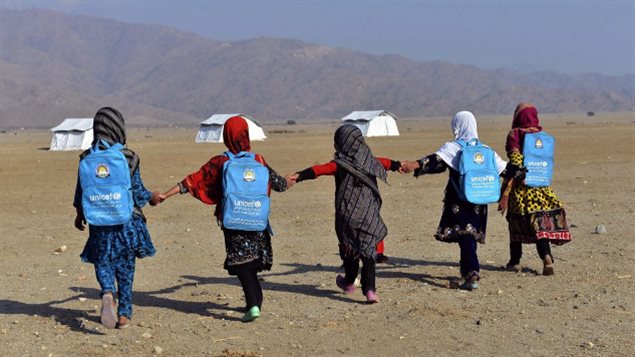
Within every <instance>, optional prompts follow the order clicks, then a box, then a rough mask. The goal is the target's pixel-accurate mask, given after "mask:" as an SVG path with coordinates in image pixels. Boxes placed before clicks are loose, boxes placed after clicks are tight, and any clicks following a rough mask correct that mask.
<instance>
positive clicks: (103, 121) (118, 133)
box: [80, 107, 139, 175]
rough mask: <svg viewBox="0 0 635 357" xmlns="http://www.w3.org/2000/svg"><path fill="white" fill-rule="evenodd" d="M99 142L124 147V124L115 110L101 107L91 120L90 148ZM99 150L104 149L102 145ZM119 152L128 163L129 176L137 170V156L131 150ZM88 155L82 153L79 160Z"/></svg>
mask: <svg viewBox="0 0 635 357" xmlns="http://www.w3.org/2000/svg"><path fill="white" fill-rule="evenodd" d="M100 140H103V141H105V142H107V143H108V144H110V145H114V144H116V143H119V144H121V145H126V123H125V120H124V117H123V115H122V114H121V113H120V112H119V111H118V110H117V109H115V108H111V107H103V108H101V109H99V110H98V111H97V113H96V114H95V117H94V119H93V142H92V143H91V146H95V144H97V143H98V142H99V141H100ZM100 148H101V149H105V148H104V147H103V145H100ZM121 152H122V153H123V154H124V156H125V157H126V160H127V161H128V167H129V168H130V174H131V175H132V174H134V172H135V171H136V170H137V168H139V156H138V155H137V154H136V153H135V152H134V151H132V150H130V149H128V148H124V149H122V150H121ZM89 153H90V150H86V151H84V152H83V153H82V154H81V155H80V158H82V159H83V158H84V157H86V155H88V154H89Z"/></svg>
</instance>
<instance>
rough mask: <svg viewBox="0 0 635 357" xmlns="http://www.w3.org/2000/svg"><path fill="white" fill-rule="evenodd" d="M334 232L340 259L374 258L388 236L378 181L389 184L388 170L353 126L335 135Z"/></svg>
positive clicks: (340, 129)
mask: <svg viewBox="0 0 635 357" xmlns="http://www.w3.org/2000/svg"><path fill="white" fill-rule="evenodd" d="M335 149H336V153H335V160H334V161H335V163H336V164H337V165H338V168H339V169H338V170H337V173H336V175H335V186H336V189H335V231H336V233H337V238H338V240H339V244H340V255H341V256H342V258H345V257H359V256H362V257H365V258H373V259H374V258H375V256H376V254H377V252H376V249H375V247H376V246H377V243H379V242H380V241H382V240H383V239H384V237H386V235H387V234H388V229H387V228H386V225H385V224H384V221H383V220H382V219H381V216H380V215H379V211H380V209H381V203H382V201H381V197H380V194H379V188H378V187H377V177H379V178H380V179H381V180H382V181H384V182H385V181H386V170H385V169H384V167H383V166H382V165H381V164H380V163H379V162H378V161H377V159H376V158H375V157H374V156H373V154H372V152H371V151H370V148H369V147H368V145H366V143H365V142H364V138H363V136H362V132H361V131H360V130H359V128H357V127H356V126H354V125H343V126H341V127H340V128H338V129H337V131H336V132H335Z"/></svg>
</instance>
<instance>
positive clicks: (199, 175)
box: [181, 116, 266, 217]
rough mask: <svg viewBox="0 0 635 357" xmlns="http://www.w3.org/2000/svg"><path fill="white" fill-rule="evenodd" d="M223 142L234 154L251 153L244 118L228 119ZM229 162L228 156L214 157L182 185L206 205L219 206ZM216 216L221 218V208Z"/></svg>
mask: <svg viewBox="0 0 635 357" xmlns="http://www.w3.org/2000/svg"><path fill="white" fill-rule="evenodd" d="M223 142H224V143H225V146H226V147H227V149H229V151H230V152H231V153H232V154H238V153H239V152H241V151H251V146H250V143H249V126H248V125H247V122H246V121H245V119H244V118H242V117H240V116H235V117H231V118H229V119H227V121H226V122H225V125H224V126H223ZM256 159H257V160H259V161H261V163H262V164H263V165H265V166H266V163H265V161H264V158H262V157H261V156H260V155H256ZM227 160H229V158H228V157H227V156H226V155H216V156H214V157H212V158H211V159H210V160H209V161H208V162H207V163H205V165H203V166H202V167H201V168H200V170H198V171H197V172H194V173H192V174H190V175H188V176H187V177H185V179H183V181H181V184H182V185H183V186H185V187H186V188H187V189H188V191H189V192H190V194H192V196H194V197H195V198H197V199H198V200H200V201H201V202H203V203H206V204H210V205H213V204H217V203H219V202H221V200H222V198H223V182H222V181H223V180H222V173H223V164H224V163H225V161H227ZM215 215H216V216H217V217H219V216H220V211H219V206H216V211H215Z"/></svg>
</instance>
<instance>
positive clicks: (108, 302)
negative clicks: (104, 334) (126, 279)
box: [95, 263, 117, 328]
mask: <svg viewBox="0 0 635 357" xmlns="http://www.w3.org/2000/svg"><path fill="white" fill-rule="evenodd" d="M95 275H96V276H97V281H98V282H99V285H100V286H101V291H100V293H99V296H100V298H101V312H100V318H101V323H102V324H103V325H104V326H106V327H107V328H115V326H116V323H117V313H116V311H117V306H116V304H115V297H114V293H115V291H116V289H115V267H114V265H113V264H110V263H107V264H95Z"/></svg>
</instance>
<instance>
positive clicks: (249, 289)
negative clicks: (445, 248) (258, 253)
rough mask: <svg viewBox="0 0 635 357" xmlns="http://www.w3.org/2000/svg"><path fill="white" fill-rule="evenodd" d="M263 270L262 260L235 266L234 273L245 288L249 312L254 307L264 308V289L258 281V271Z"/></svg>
mask: <svg viewBox="0 0 635 357" xmlns="http://www.w3.org/2000/svg"><path fill="white" fill-rule="evenodd" d="M261 268H262V263H261V262H260V260H253V261H251V262H249V263H245V264H240V265H236V266H234V271H235V272H236V275H237V276H238V279H240V284H241V285H242V286H243V292H244V293H245V301H246V302H247V306H246V308H247V310H248V309H250V308H252V307H253V306H258V308H262V287H261V286H260V281H259V280H258V271H259V270H260V269H261Z"/></svg>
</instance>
